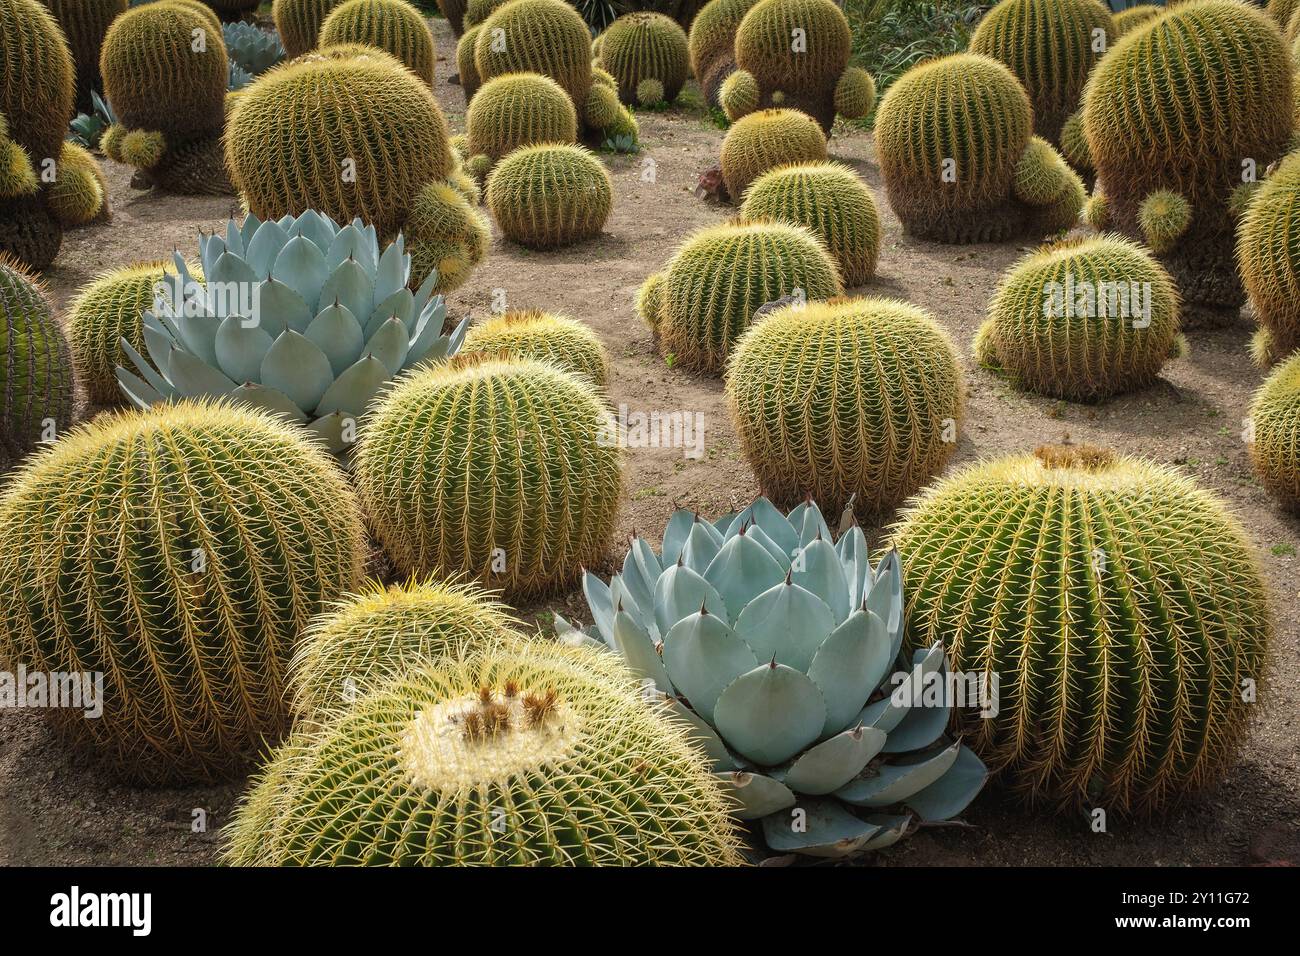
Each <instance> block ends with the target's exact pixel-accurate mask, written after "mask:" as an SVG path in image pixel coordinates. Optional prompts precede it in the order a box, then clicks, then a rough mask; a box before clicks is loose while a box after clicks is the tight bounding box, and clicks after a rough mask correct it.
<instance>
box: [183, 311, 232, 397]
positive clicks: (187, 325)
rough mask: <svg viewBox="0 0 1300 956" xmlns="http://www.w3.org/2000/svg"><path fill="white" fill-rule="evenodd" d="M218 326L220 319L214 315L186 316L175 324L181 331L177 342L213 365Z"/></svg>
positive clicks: (215, 354)
mask: <svg viewBox="0 0 1300 956" xmlns="http://www.w3.org/2000/svg"><path fill="white" fill-rule="evenodd" d="M220 327H221V319H219V318H217V317H216V316H215V315H191V316H186V317H185V318H183V319H181V320H180V321H179V322H178V324H177V328H179V329H180V333H181V335H180V343H179V344H180V345H181V346H183V347H184V348H185V350H186V351H187V352H190V353H191V354H192V355H194V356H195V357H196V358H198V359H199V360H200V361H203V362H205V363H206V364H208V365H213V366H215V365H216V364H217V329H218V328H220ZM173 381H174V379H173Z"/></svg>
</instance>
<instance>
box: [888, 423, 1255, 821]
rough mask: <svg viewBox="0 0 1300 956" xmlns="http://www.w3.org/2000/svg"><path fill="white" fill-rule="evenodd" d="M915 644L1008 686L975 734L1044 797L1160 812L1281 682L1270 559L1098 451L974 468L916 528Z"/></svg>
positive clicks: (908, 521) (1168, 489)
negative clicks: (1269, 664) (936, 647)
mask: <svg viewBox="0 0 1300 956" xmlns="http://www.w3.org/2000/svg"><path fill="white" fill-rule="evenodd" d="M893 541H894V544H895V546H896V547H897V548H898V550H899V552H900V553H901V554H902V556H903V579H904V583H905V586H906V592H907V642H906V646H907V647H909V648H925V647H929V646H931V645H932V644H933V642H935V641H942V642H943V644H944V646H945V647H946V648H947V650H948V655H949V658H950V660H951V661H952V664H953V666H954V668H955V669H956V670H958V671H960V672H963V673H966V674H976V675H978V674H983V675H986V676H987V678H988V679H989V680H992V679H993V678H994V676H995V675H996V676H997V678H998V681H999V685H998V691H999V706H998V712H997V714H996V716H993V717H991V718H990V717H989V716H987V715H980V714H978V713H975V712H973V711H971V710H966V709H962V710H959V711H958V714H957V722H956V728H957V729H958V730H959V731H960V732H961V733H962V734H963V737H962V739H963V740H964V741H965V742H966V743H967V744H969V745H970V746H971V747H972V748H974V750H975V751H976V752H977V753H978V754H979V755H980V756H981V757H983V758H984V760H985V761H987V762H988V763H989V765H990V767H991V769H992V770H993V771H994V773H999V774H1001V776H1002V778H1003V779H1004V780H1005V781H1006V782H1007V783H1008V784H1009V785H1010V786H1011V787H1012V788H1013V789H1014V790H1015V791H1017V792H1019V793H1020V794H1022V795H1023V796H1024V797H1025V798H1026V799H1027V800H1028V801H1030V802H1032V803H1044V804H1049V805H1055V806H1064V807H1085V808H1094V807H1100V808H1103V809H1106V810H1111V811H1115V812H1120V813H1124V812H1136V813H1144V812H1148V811H1154V810H1158V809H1160V808H1161V807H1164V806H1166V805H1169V804H1172V803H1174V802H1176V801H1177V800H1179V799H1181V798H1183V797H1185V796H1187V795H1188V794H1190V793H1192V792H1194V791H1195V790H1196V789H1198V788H1200V787H1201V786H1204V785H1206V784H1209V783H1212V782H1213V781H1215V780H1216V779H1218V778H1220V777H1221V776H1222V775H1223V774H1224V773H1225V772H1226V771H1227V770H1228V768H1229V767H1230V766H1231V763H1232V760H1233V757H1234V752H1235V750H1236V748H1237V745H1238V744H1239V743H1240V742H1241V739H1242V737H1243V736H1244V734H1245V732H1246V727H1247V724H1248V722H1249V720H1250V716H1251V714H1252V713H1253V712H1254V710H1255V706H1254V705H1253V703H1252V702H1253V701H1254V699H1255V698H1254V694H1253V688H1254V687H1255V685H1256V684H1257V683H1261V682H1262V681H1263V680H1264V677H1265V674H1264V662H1265V653H1266V648H1267V645H1268V639H1269V632H1270V626H1271V625H1270V619H1269V608H1268V604H1267V600H1266V594H1267V592H1266V587H1265V583H1264V579H1263V576H1262V574H1261V572H1260V569H1259V565H1258V562H1257V558H1256V554H1255V549H1254V547H1253V546H1252V544H1251V543H1250V540H1249V539H1248V538H1247V537H1246V534H1245V532H1244V530H1243V529H1242V527H1241V525H1240V524H1239V523H1238V522H1237V520H1236V519H1235V518H1233V517H1232V516H1231V515H1230V514H1229V513H1228V511H1227V510H1226V509H1225V508H1224V506H1223V505H1222V504H1221V503H1220V502H1219V500H1218V499H1217V498H1215V497H1214V496H1213V495H1211V494H1210V493H1208V492H1206V491H1204V490H1203V489H1201V488H1200V487H1199V486H1197V485H1196V483H1195V482H1193V481H1192V480H1190V479H1189V478H1186V477H1184V476H1183V475H1181V474H1179V473H1178V472H1176V471H1173V470H1171V469H1169V468H1166V467H1163V466H1161V465H1157V464H1155V463H1152V462H1148V461H1143V460H1139V459H1133V458H1124V457H1116V456H1114V455H1113V454H1111V453H1110V452H1107V451H1105V450H1102V449H1096V448H1090V447H1088V446H1067V447H1054V448H1042V449H1040V450H1039V451H1038V453H1037V455H1019V456H1014V457H1011V458H1004V459H999V460H995V461H986V462H981V463H979V464H976V465H973V466H971V467H969V468H967V469H965V470H963V471H962V472H960V473H958V474H956V475H954V476H952V477H951V478H947V479H945V480H943V481H941V482H939V483H938V484H936V485H933V486H931V487H930V488H929V489H928V490H927V491H925V492H923V493H922V494H921V495H920V496H919V497H918V498H917V499H916V500H915V501H914V502H913V505H912V507H911V509H910V510H909V511H908V512H907V513H906V514H905V516H904V518H903V520H902V522H901V523H900V525H899V526H898V527H897V528H896V531H895V534H894V538H893Z"/></svg>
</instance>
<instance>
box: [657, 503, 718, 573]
mask: <svg viewBox="0 0 1300 956" xmlns="http://www.w3.org/2000/svg"><path fill="white" fill-rule="evenodd" d="M695 521H696V518H695V515H694V514H693V513H691V512H690V511H688V510H686V509H685V508H678V509H677V510H676V511H674V512H673V516H672V517H671V518H669V519H668V525H667V527H665V528H664V543H663V547H662V548H661V549H660V552H659V556H660V563H661V564H662V565H663V566H664V567H665V568H670V567H672V566H673V565H674V564H676V563H677V559H678V558H679V557H680V556H681V553H682V548H684V547H685V546H686V537H687V535H689V534H690V533H691V526H692V525H694V524H695ZM710 560H712V559H710ZM706 566H707V565H706Z"/></svg>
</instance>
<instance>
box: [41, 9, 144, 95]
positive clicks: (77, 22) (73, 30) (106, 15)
mask: <svg viewBox="0 0 1300 956" xmlns="http://www.w3.org/2000/svg"><path fill="white" fill-rule="evenodd" d="M44 3H45V5H46V6H47V7H49V8H50V12H51V13H53V14H54V18H55V19H56V20H58V21H59V26H60V27H62V28H63V35H64V36H65V37H67V40H68V48H69V50H70V51H71V53H72V59H73V62H75V63H76V69H77V109H79V110H81V111H83V112H85V111H88V110H90V109H91V108H92V107H91V99H90V94H91V91H92V90H96V91H97V90H101V89H103V79H102V78H101V77H100V75H99V49H100V47H101V46H102V45H103V43H104V35H105V34H106V33H108V27H109V24H111V23H112V22H113V20H114V19H115V18H116V17H117V16H118V15H119V14H122V13H125V12H126V7H127V0H44Z"/></svg>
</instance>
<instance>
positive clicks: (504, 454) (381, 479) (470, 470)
mask: <svg viewBox="0 0 1300 956" xmlns="http://www.w3.org/2000/svg"><path fill="white" fill-rule="evenodd" d="M606 424H607V422H606V413H605V407H604V405H603V403H602V401H601V398H600V394H599V392H597V391H596V388H595V386H594V385H592V384H591V383H590V382H587V381H585V380H583V379H580V378H578V377H577V376H572V375H569V374H567V373H565V372H562V371H561V370H560V369H558V368H556V367H554V366H552V365H548V364H544V363H541V362H536V361H530V360H508V359H500V358H497V357H496V356H493V355H490V354H479V355H463V356H458V357H456V358H455V359H453V360H451V361H450V362H449V363H447V364H445V365H441V366H435V367H433V368H427V369H422V370H420V371H418V372H417V373H414V374H412V375H409V376H406V377H405V378H403V379H402V380H401V381H400V382H399V383H397V384H396V385H395V386H394V387H393V389H392V390H391V391H390V392H389V393H388V394H387V396H386V397H385V399H384V400H383V402H382V403H381V404H380V405H379V406H378V407H377V408H376V409H375V411H374V413H373V416H372V417H371V418H370V419H369V420H368V421H367V423H366V428H365V431H364V433H363V435H362V438H361V445H360V448H359V449H358V452H357V456H356V462H355V464H356V479H357V487H358V488H359V490H360V493H361V499H362V503H363V505H364V507H365V509H366V511H367V513H368V514H369V516H370V519H371V521H372V522H373V526H374V530H375V534H376V536H377V537H378V539H379V541H380V543H381V544H382V545H383V547H384V550H385V551H386V552H387V553H388V555H389V557H391V558H392V559H393V563H394V564H395V565H396V566H397V568H398V569H399V570H400V571H401V572H402V573H405V574H432V573H438V574H457V573H461V574H465V575H467V576H469V577H472V578H476V579H479V580H481V581H482V582H483V583H484V584H485V585H487V586H489V587H492V588H500V589H502V590H503V591H505V592H506V593H507V594H509V595H513V596H520V597H531V596H534V595H539V594H543V593H546V592H550V591H554V590H556V589H557V588H561V587H563V586H565V585H567V584H569V583H571V582H572V581H573V580H574V579H575V578H576V577H577V575H578V573H579V571H580V570H581V568H582V567H584V566H589V565H593V564H595V563H596V562H597V561H599V560H601V558H602V557H603V556H604V554H605V550H606V548H607V547H608V545H609V540H610V536H611V534H612V533H613V530H614V519H615V517H616V516H617V513H618V503H619V498H620V495H621V493H622V488H623V479H622V471H621V455H620V452H619V449H618V447H617V442H616V440H614V439H613V438H612V437H611V436H609V435H608V434H607V430H608V429H607V428H606ZM429 435H439V436H444V437H443V439H442V440H440V441H438V442H433V443H430V442H428V441H427V440H425V439H426V438H427V436H429ZM395 476H402V477H401V480H396V481H395V480H394V478H395Z"/></svg>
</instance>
